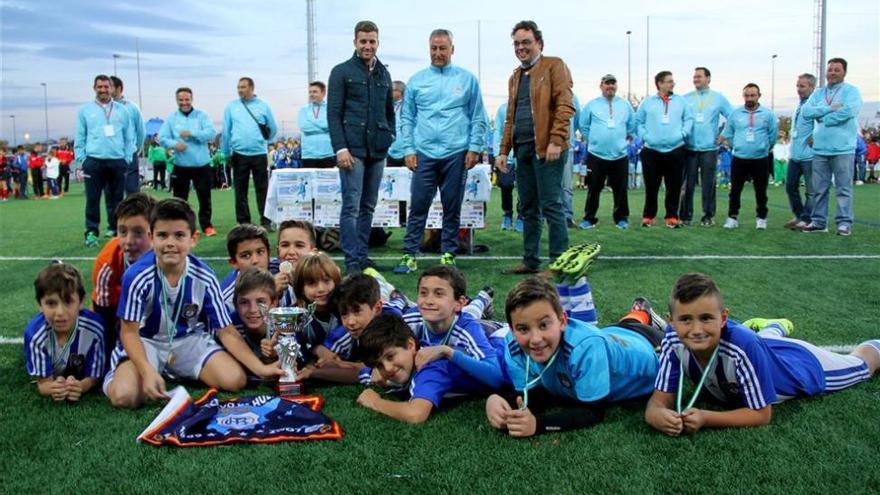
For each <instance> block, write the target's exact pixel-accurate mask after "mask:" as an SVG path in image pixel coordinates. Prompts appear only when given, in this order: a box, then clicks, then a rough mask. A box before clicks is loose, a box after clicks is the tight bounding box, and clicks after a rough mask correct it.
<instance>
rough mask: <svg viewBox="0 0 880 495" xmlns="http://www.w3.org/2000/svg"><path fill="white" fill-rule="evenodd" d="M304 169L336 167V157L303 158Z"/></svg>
mask: <svg viewBox="0 0 880 495" xmlns="http://www.w3.org/2000/svg"><path fill="white" fill-rule="evenodd" d="M302 164H303V168H333V167H335V166H336V157H335V156H328V157H324V158H303V161H302Z"/></svg>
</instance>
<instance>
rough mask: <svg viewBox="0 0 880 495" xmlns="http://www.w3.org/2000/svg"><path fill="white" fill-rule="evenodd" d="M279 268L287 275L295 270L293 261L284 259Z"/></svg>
mask: <svg viewBox="0 0 880 495" xmlns="http://www.w3.org/2000/svg"><path fill="white" fill-rule="evenodd" d="M278 270H279V271H280V272H281V273H283V274H285V275H290V273H291V272H293V263H291V262H289V261H282V262H281V264H280V265H278Z"/></svg>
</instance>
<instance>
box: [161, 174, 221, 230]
mask: <svg viewBox="0 0 880 495" xmlns="http://www.w3.org/2000/svg"><path fill="white" fill-rule="evenodd" d="M213 180H214V173H213V169H212V168H211V165H202V166H201V167H181V166H180V165H175V166H174V171H173V172H171V190H172V194H174V197H175V198H180V199H182V200H184V201H187V202H188V201H189V185H190V182H192V185H193V187H194V188H195V190H196V196H197V197H198V198H199V226H200V227H201V228H202V230H205V229H206V228H208V227H212V226H213V225H212V224H211V183H212V182H213Z"/></svg>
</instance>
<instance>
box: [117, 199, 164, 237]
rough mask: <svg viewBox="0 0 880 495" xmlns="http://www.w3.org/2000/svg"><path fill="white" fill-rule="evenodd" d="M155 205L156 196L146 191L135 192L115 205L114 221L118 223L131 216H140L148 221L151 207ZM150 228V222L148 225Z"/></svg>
mask: <svg viewBox="0 0 880 495" xmlns="http://www.w3.org/2000/svg"><path fill="white" fill-rule="evenodd" d="M155 207H156V198H154V197H152V196H150V195H149V194H147V193H143V192H136V193H134V194H132V195H130V196H128V197H127V198H125V199H123V200H122V201H120V202H119V204H118V205H116V212H115V214H116V223H119V221H120V220H122V219H123V218H131V217H137V216H142V217H144V219H145V220H147V221H148V222H149V221H150V214H151V213H152V211H153V208H155ZM150 227H151V228H152V224H151V225H150Z"/></svg>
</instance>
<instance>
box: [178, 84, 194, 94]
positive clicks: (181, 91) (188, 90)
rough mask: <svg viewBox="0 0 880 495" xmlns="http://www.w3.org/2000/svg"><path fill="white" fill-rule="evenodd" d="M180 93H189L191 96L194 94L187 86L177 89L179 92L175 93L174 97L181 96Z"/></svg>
mask: <svg viewBox="0 0 880 495" xmlns="http://www.w3.org/2000/svg"><path fill="white" fill-rule="evenodd" d="M180 93H189V95H190V96H192V94H193V90H191V89H189V88H187V87H186V86H183V87H180V88H177V91H175V92H174V96H177V95H179V94H180Z"/></svg>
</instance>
